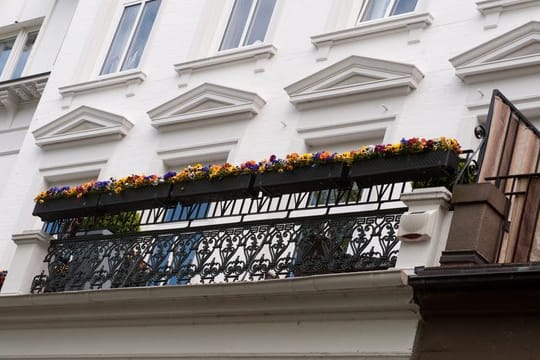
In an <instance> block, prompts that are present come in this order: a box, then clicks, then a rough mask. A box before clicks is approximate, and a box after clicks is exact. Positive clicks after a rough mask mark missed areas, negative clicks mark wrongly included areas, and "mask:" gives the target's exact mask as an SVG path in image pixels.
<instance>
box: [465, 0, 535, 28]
mask: <svg viewBox="0 0 540 360" xmlns="http://www.w3.org/2000/svg"><path fill="white" fill-rule="evenodd" d="M534 5H539V2H538V0H480V1H476V7H477V8H478V11H480V12H481V13H482V15H484V17H485V19H484V30H489V29H494V28H496V27H497V26H498V25H499V19H500V17H501V13H502V12H504V11H508V10H513V9H519V8H526V7H529V6H534Z"/></svg>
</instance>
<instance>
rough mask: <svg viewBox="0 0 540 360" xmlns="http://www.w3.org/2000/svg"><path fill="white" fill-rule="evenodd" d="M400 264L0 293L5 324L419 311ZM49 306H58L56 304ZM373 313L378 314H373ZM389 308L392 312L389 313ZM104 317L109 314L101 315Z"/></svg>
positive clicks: (208, 320)
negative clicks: (248, 278) (221, 280)
mask: <svg viewBox="0 0 540 360" xmlns="http://www.w3.org/2000/svg"><path fill="white" fill-rule="evenodd" d="M410 296H411V290H410V288H408V287H406V286H404V284H403V282H402V278H401V272H400V271H399V270H386V271H370V272H359V273H349V274H331V275H319V276H311V277H304V278H294V279H280V280H265V281H259V282H238V283H231V284H207V285H190V286H163V287H141V288H131V289H129V288H128V289H110V290H89V291H70V292H64V293H50V294H39V295H9V296H8V295H6V296H0V317H1V318H2V326H3V328H4V329H9V328H28V327H34V328H35V327H41V326H44V327H47V328H50V327H58V326H66V325H67V324H70V323H71V324H76V326H90V325H91V324H92V323H94V324H99V326H103V325H104V324H105V323H107V324H109V325H110V324H114V325H115V326H120V325H122V324H126V325H127V324H132V325H133V324H146V325H149V324H159V325H160V326H162V325H164V324H166V323H171V322H173V323H193V322H194V321H196V322H197V323H219V322H226V323H228V322H231V321H234V320H233V319H241V321H243V322H250V321H260V320H261V319H262V318H265V319H267V320H269V321H271V320H273V319H280V318H281V319H287V320H289V321H290V320H291V319H294V320H295V321H296V320H297V319H308V318H320V317H323V318H325V319H328V318H339V317H344V318H347V317H348V318H350V317H351V316H352V315H351V314H355V315H354V316H357V317H364V318H370V317H371V318H372V317H373V316H384V315H385V314H386V316H388V315H390V316H393V315H395V314H396V313H400V314H401V315H400V316H405V317H408V318H410V319H415V318H416V316H417V315H416V311H417V307H416V305H413V304H410V301H409V299H410ZM53 309H62V311H54V310H53ZM376 314H378V315H376ZM392 314H393V315H392ZM105 319H106V320H105Z"/></svg>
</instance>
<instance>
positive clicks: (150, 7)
mask: <svg viewBox="0 0 540 360" xmlns="http://www.w3.org/2000/svg"><path fill="white" fill-rule="evenodd" d="M160 2H161V0H154V1H149V2H147V3H146V5H145V6H144V10H143V13H142V15H141V19H140V20H139V24H138V25H137V30H135V35H133V40H132V41H131V45H130V47H129V50H128V52H127V54H126V59H125V60H124V65H122V69H121V70H128V69H135V68H136V67H137V66H139V61H140V60H141V56H142V53H143V50H144V46H145V45H146V42H147V41H148V35H150V30H152V25H153V24H154V20H155V19H156V15H157V12H158V9H159V4H160Z"/></svg>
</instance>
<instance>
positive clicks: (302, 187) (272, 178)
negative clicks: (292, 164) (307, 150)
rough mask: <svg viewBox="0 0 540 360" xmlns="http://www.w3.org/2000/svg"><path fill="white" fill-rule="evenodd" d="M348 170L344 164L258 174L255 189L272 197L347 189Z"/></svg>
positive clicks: (349, 182) (348, 181) (348, 183)
mask: <svg viewBox="0 0 540 360" xmlns="http://www.w3.org/2000/svg"><path fill="white" fill-rule="evenodd" d="M347 170H348V167H347V165H345V164H344V163H331V164H321V165H317V166H307V167H299V168H296V169H294V170H292V171H283V172H277V171H271V172H265V173H261V174H257V177H256V179H255V186H254V187H255V188H256V189H261V190H262V191H263V192H264V193H265V194H267V195H270V196H277V195H281V194H290V193H299V192H307V191H315V190H325V189H335V188H346V187H348V186H350V184H351V181H350V180H349V179H348V178H347Z"/></svg>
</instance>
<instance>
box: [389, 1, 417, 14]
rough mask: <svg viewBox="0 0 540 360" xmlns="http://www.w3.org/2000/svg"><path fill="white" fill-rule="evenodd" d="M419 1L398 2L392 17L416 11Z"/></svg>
mask: <svg viewBox="0 0 540 360" xmlns="http://www.w3.org/2000/svg"><path fill="white" fill-rule="evenodd" d="M417 2H418V0H397V1H396V4H395V5H394V9H392V14H391V15H399V14H405V13H408V12H412V11H414V9H415V8H416V3H417Z"/></svg>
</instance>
